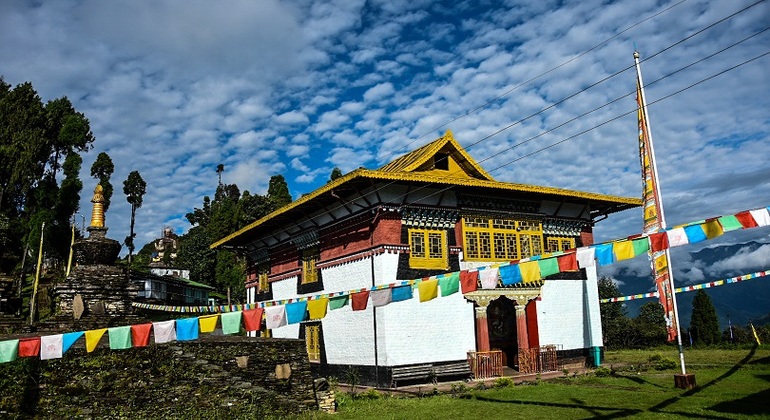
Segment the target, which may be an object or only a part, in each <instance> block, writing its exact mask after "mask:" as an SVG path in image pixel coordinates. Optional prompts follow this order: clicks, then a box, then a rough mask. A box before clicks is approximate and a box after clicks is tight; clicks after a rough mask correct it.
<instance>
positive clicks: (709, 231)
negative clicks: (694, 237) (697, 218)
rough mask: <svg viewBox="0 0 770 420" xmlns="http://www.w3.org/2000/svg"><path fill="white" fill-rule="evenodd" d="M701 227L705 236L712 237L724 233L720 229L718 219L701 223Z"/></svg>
mask: <svg viewBox="0 0 770 420" xmlns="http://www.w3.org/2000/svg"><path fill="white" fill-rule="evenodd" d="M701 228H702V229H703V232H704V233H705V234H706V237H707V238H709V239H714V238H716V237H717V236H721V235H722V234H723V233H725V232H724V230H722V225H720V224H719V221H718V220H716V219H714V220H711V221H709V222H706V223H704V224H702V225H701Z"/></svg>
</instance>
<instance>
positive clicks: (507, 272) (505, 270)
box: [500, 264, 523, 286]
mask: <svg viewBox="0 0 770 420" xmlns="http://www.w3.org/2000/svg"><path fill="white" fill-rule="evenodd" d="M500 280H501V281H502V282H503V285H504V286H511V285H514V284H516V283H521V282H522V280H523V279H522V277H521V269H520V268H519V264H508V265H504V266H502V267H500Z"/></svg>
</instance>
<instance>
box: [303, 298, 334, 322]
mask: <svg viewBox="0 0 770 420" xmlns="http://www.w3.org/2000/svg"><path fill="white" fill-rule="evenodd" d="M328 307H329V298H325V297H323V298H319V299H313V300H310V301H308V302H307V313H308V317H309V318H310V319H323V318H324V317H325V316H326V310H327V308H328Z"/></svg>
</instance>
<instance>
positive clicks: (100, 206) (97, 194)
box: [91, 184, 104, 228]
mask: <svg viewBox="0 0 770 420" xmlns="http://www.w3.org/2000/svg"><path fill="white" fill-rule="evenodd" d="M103 191H104V189H103V188H102V185H101V184H96V188H94V198H92V199H91V202H92V203H94V207H93V210H91V227H99V228H103V227H104V194H103Z"/></svg>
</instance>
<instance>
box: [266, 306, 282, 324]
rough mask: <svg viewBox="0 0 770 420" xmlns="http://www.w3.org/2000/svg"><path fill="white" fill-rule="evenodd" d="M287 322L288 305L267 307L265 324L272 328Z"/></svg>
mask: <svg viewBox="0 0 770 420" xmlns="http://www.w3.org/2000/svg"><path fill="white" fill-rule="evenodd" d="M286 324H287V320H286V306H284V305H278V306H268V307H267V308H265V326H266V327H267V328H268V329H270V330H272V329H274V328H279V327H283V326H284V325H286Z"/></svg>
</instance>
